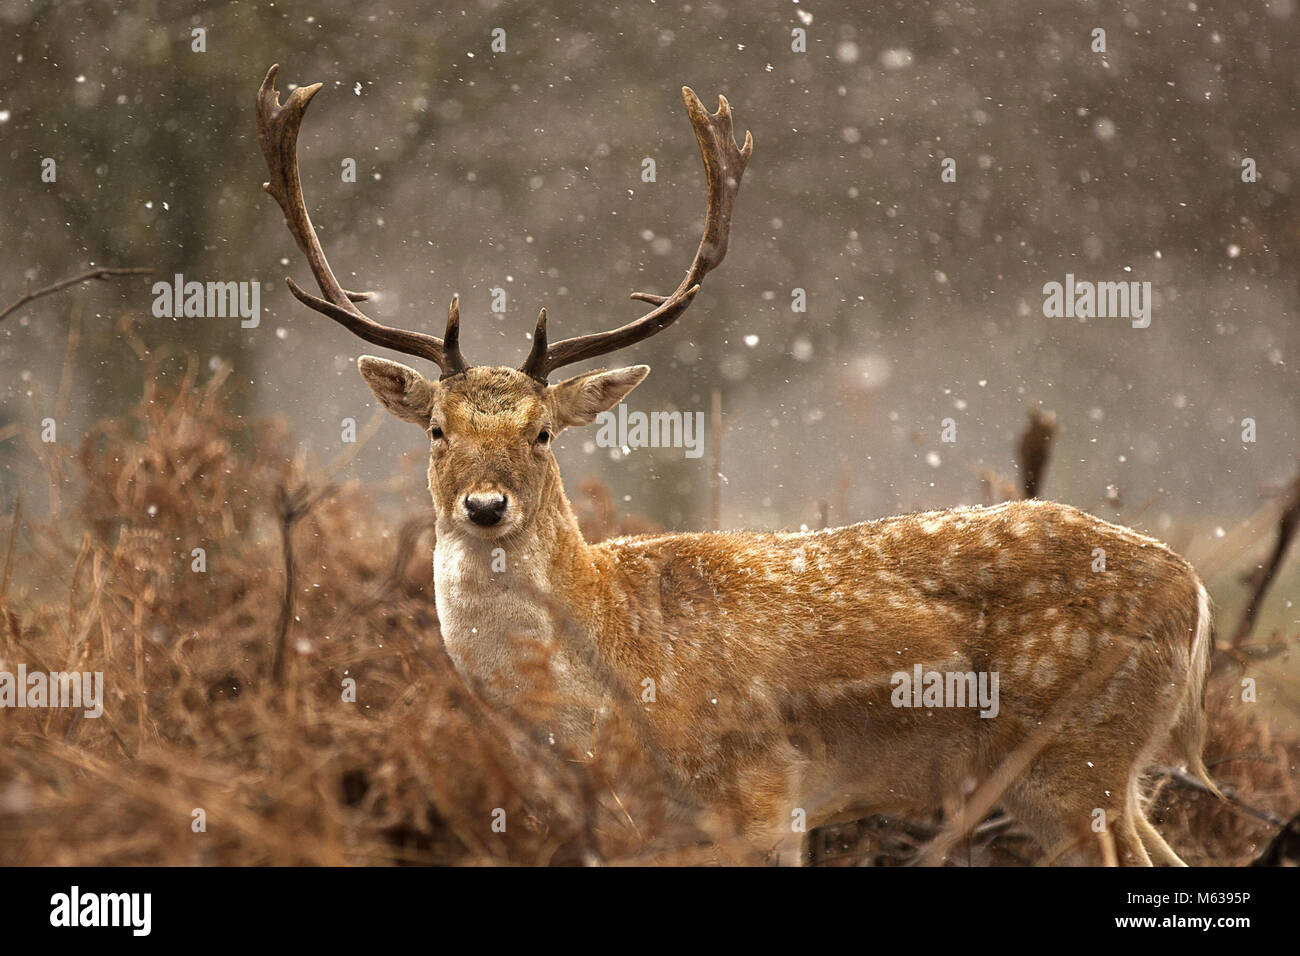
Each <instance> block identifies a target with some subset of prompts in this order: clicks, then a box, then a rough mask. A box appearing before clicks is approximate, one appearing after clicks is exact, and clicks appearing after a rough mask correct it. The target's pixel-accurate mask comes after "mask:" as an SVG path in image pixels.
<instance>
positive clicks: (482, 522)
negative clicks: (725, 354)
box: [357, 355, 650, 539]
mask: <svg viewBox="0 0 1300 956" xmlns="http://www.w3.org/2000/svg"><path fill="white" fill-rule="evenodd" d="M357 365H358V367H359V368H360V370H361V375H362V377H363V378H364V379H365V380H366V383H367V384H368V385H369V386H370V389H371V391H373V392H374V393H375V397H376V398H378V399H379V401H380V402H381V403H382V404H383V406H384V407H385V408H387V409H388V410H389V411H390V412H392V413H393V414H394V415H396V416H397V417H398V418H400V419H402V420H403V421H407V422H412V423H413V424H416V425H419V426H420V427H421V428H422V429H423V430H424V431H425V433H426V434H427V435H428V436H429V491H430V493H431V494H432V495H433V506H434V510H435V511H436V513H437V517H438V521H439V524H440V525H442V526H443V527H450V528H455V529H459V530H463V531H465V532H468V533H470V534H474V535H477V536H479V537H483V538H489V539H495V538H502V537H505V536H507V535H509V534H511V533H513V532H515V531H518V530H520V529H522V528H525V527H527V526H528V525H529V524H530V523H531V522H532V520H533V519H534V517H535V516H536V515H537V514H538V513H539V512H540V511H542V510H543V506H544V505H545V503H546V499H547V496H548V495H549V494H551V493H553V492H555V491H556V490H557V489H558V486H559V481H558V479H559V470H558V467H557V465H556V463H555V455H554V454H553V453H552V450H551V443H552V441H553V440H554V438H555V436H556V435H557V434H559V433H560V431H562V430H563V429H565V428H568V427H570V426H573V425H589V424H591V422H593V421H595V419H596V416H597V415H599V414H600V413H601V412H604V411H608V410H609V409H611V408H613V407H614V406H615V405H617V404H618V403H619V402H620V401H622V400H623V398H624V397H626V395H627V394H628V393H629V392H631V391H632V389H634V388H636V386H637V385H638V384H640V382H641V381H642V380H643V379H644V378H645V377H646V375H647V374H649V372H650V369H649V368H648V367H647V366H645V365H636V366H632V367H631V368H621V369H615V370H613V371H599V372H588V373H585V374H583V375H578V376H575V377H574V378H571V379H567V380H565V381H563V382H560V383H558V384H556V385H544V384H542V383H541V382H539V381H538V380H536V379H534V378H532V377H530V376H528V375H526V374H524V373H523V372H519V371H516V370H514V369H509V368H502V367H488V366H474V367H472V368H468V369H466V370H465V371H464V372H461V373H458V374H455V375H451V376H448V377H446V378H444V379H442V380H441V381H438V382H434V381H430V380H429V379H428V378H425V377H424V376H423V375H421V374H420V373H419V372H417V371H416V370H415V369H413V368H409V367H407V366H405V365H402V364H401V363H399V362H393V361H389V360H388V359H381V358H376V357H374V356H372V355H366V356H362V358H361V359H360V360H359V361H358V363H357Z"/></svg>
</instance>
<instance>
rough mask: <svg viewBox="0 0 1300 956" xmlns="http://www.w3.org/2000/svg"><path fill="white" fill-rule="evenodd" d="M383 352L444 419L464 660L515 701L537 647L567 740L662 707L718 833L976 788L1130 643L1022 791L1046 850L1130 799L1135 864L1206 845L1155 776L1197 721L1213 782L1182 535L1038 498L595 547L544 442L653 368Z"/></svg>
mask: <svg viewBox="0 0 1300 956" xmlns="http://www.w3.org/2000/svg"><path fill="white" fill-rule="evenodd" d="M361 367H362V372H363V375H365V377H366V379H367V381H368V382H369V383H370V385H371V387H372V388H373V389H374V391H375V394H376V395H377V396H378V397H379V398H380V400H381V401H383V402H384V404H385V405H386V406H387V407H389V408H390V410H392V411H394V413H395V414H398V415H399V416H400V417H402V418H404V419H406V420H409V421H415V422H419V423H421V424H422V425H423V426H425V427H426V430H428V431H430V432H431V433H432V432H433V429H435V428H439V429H441V430H442V433H441V434H442V437H438V438H431V454H430V466H429V486H430V491H431V493H432V496H433V502H434V506H435V510H436V513H437V522H438V545H437V553H436V556H435V576H436V580H437V591H438V610H439V616H440V618H441V620H442V625H443V634H444V641H445V643H446V646H447V650H448V653H449V654H450V655H451V657H452V660H453V661H454V662H455V663H456V665H457V668H458V669H459V670H460V672H461V673H462V675H463V676H464V677H465V678H466V679H467V680H468V681H469V682H470V683H471V685H472V686H475V687H476V688H478V689H480V690H481V691H482V692H483V693H485V694H487V695H488V696H489V697H491V698H493V699H496V700H499V701H501V702H503V703H506V702H508V701H509V699H510V697H511V695H512V694H518V693H522V692H525V691H526V689H527V688H526V687H525V686H524V684H523V682H524V681H525V680H526V677H525V676H524V675H523V674H522V672H521V671H519V670H517V669H516V667H515V663H514V662H515V658H516V656H517V655H518V653H519V648H520V647H521V646H522V643H521V642H528V643H531V644H533V645H540V646H542V647H543V648H545V650H546V652H547V654H548V657H549V659H550V663H551V668H552V671H553V674H554V677H555V679H556V680H557V681H558V682H559V683H560V685H561V686H562V687H563V688H564V690H565V692H566V693H567V694H568V695H569V696H570V697H571V700H572V706H571V708H569V710H568V712H567V714H566V715H564V716H562V717H561V718H559V719H558V723H557V726H556V727H555V728H552V729H553V731H554V732H555V734H556V736H557V737H558V738H561V739H562V742H564V743H565V744H567V745H569V746H572V747H573V748H575V750H579V751H580V750H581V749H583V748H584V747H585V745H586V741H587V739H588V737H589V735H590V728H591V724H592V721H593V717H597V716H599V715H601V714H608V713H610V712H611V709H612V710H614V711H618V712H620V713H625V714H626V713H627V712H630V711H636V712H635V713H631V714H629V716H631V717H633V718H634V719H635V721H636V722H637V724H638V726H640V727H641V733H642V736H643V742H644V744H645V746H646V748H647V750H648V752H649V753H650V754H651V755H652V756H653V757H654V758H655V759H656V760H657V761H658V762H659V763H660V765H661V766H662V767H663V769H664V771H665V773H667V774H668V775H669V776H670V777H671V778H672V779H673V782H674V783H675V784H677V785H678V786H679V787H680V788H681V789H682V790H683V791H684V792H686V793H688V794H690V796H691V798H692V799H693V800H694V801H696V802H697V803H698V804H699V805H700V806H701V807H703V808H704V809H705V810H707V811H709V812H710V813H711V815H712V817H713V819H715V820H716V821H717V824H718V826H719V827H722V828H724V829H726V830H728V831H733V832H737V833H742V834H745V835H746V836H748V837H749V838H751V839H752V840H753V841H755V844H756V845H757V846H759V847H762V848H773V847H779V848H784V849H786V850H789V849H790V847H791V846H794V847H796V848H797V846H798V844H799V840H800V832H799V830H798V828H797V827H796V826H795V825H793V823H792V821H793V820H796V819H798V818H799V817H800V815H801V814H802V815H803V816H804V817H806V821H807V826H808V827H812V826H814V825H816V824H817V823H818V822H821V821H823V820H827V819H831V818H833V817H835V816H837V815H839V814H841V813H842V812H845V811H853V812H859V813H865V812H873V811H877V812H878V811H886V810H892V811H901V810H913V809H918V808H922V809H924V808H934V807H936V806H939V805H942V804H943V803H944V802H945V801H947V800H950V799H952V798H954V797H959V796H961V795H963V794H965V793H968V792H969V791H970V789H972V788H973V786H974V785H975V784H977V783H979V782H981V781H983V780H985V779H987V778H988V777H989V776H990V775H991V774H993V773H994V772H995V770H996V769H997V768H998V767H999V766H1000V765H1001V764H1002V762H1003V761H1004V760H1005V759H1006V758H1007V757H1008V755H1010V754H1012V753H1013V752H1014V751H1015V750H1016V748H1017V747H1018V746H1019V745H1020V744H1021V743H1022V742H1024V741H1025V740H1026V739H1027V738H1029V737H1030V735H1031V734H1033V733H1034V731H1035V728H1037V727H1039V726H1040V725H1041V724H1042V723H1043V722H1044V720H1045V719H1046V718H1048V716H1049V714H1051V713H1052V712H1053V708H1054V707H1056V706H1057V705H1058V704H1060V702H1061V701H1062V700H1066V699H1067V698H1068V697H1069V695H1070V694H1071V692H1072V690H1073V689H1074V688H1076V686H1077V685H1079V683H1080V682H1081V680H1084V679H1086V678H1087V677H1088V676H1089V675H1090V674H1092V673H1094V670H1093V669H1094V668H1095V667H1097V666H1100V665H1099V662H1100V661H1101V660H1103V659H1106V660H1114V661H1115V662H1116V663H1115V665H1114V666H1115V667H1116V669H1115V671H1114V673H1113V675H1111V676H1109V677H1107V678H1106V679H1105V680H1103V681H1102V682H1101V683H1100V684H1099V689H1096V690H1094V692H1092V693H1090V694H1088V695H1086V696H1084V697H1082V698H1081V699H1079V700H1077V701H1075V700H1067V703H1068V704H1069V712H1068V714H1067V715H1066V717H1065V719H1064V723H1063V725H1062V727H1061V729H1060V731H1059V732H1057V733H1056V734H1054V735H1053V736H1052V738H1051V739H1050V740H1049V741H1048V742H1047V744H1046V746H1044V747H1043V748H1042V749H1041V750H1040V751H1039V752H1037V754H1036V756H1034V758H1033V759H1032V761H1031V762H1030V763H1029V764H1028V766H1027V769H1026V770H1025V771H1024V772H1023V773H1020V774H1018V775H1017V776H1016V778H1015V779H1014V782H1013V783H1012V784H1011V786H1010V787H1009V789H1008V790H1007V791H1006V793H1005V794H1004V796H1003V800H1002V802H1003V803H1004V804H1005V805H1006V806H1007V807H1008V809H1010V810H1011V811H1012V812H1013V813H1015V814H1016V815H1017V816H1018V817H1020V818H1021V820H1022V821H1023V822H1024V823H1025V824H1026V825H1027V826H1028V827H1030V828H1031V829H1032V830H1033V831H1034V832H1035V833H1036V834H1037V836H1038V837H1039V838H1040V840H1041V841H1042V842H1043V843H1044V845H1045V846H1046V847H1048V848H1054V847H1058V846H1061V845H1069V846H1070V847H1071V849H1070V854H1069V855H1068V856H1067V859H1070V860H1074V861H1079V862H1099V861H1100V860H1101V859H1102V848H1103V841H1101V840H1099V839H1097V836H1096V834H1095V833H1094V832H1093V829H1094V828H1093V823H1094V821H1095V819H1096V818H1097V812H1098V811H1104V814H1105V820H1106V829H1107V832H1109V833H1110V834H1111V835H1112V837H1113V839H1114V845H1115V848H1116V851H1117V854H1118V858H1119V861H1120V862H1122V863H1137V864H1148V863H1149V862H1150V859H1149V856H1148V852H1151V853H1154V854H1155V855H1156V856H1157V858H1158V860H1159V861H1160V862H1166V863H1178V862H1181V861H1179V860H1178V858H1177V856H1176V855H1175V854H1174V853H1173V851H1172V850H1171V849H1169V847H1168V846H1167V845H1166V844H1164V841H1163V840H1162V839H1161V838H1160V836H1159V834H1158V833H1156V831H1155V829H1154V827H1152V826H1151V825H1150V824H1149V823H1148V822H1147V821H1146V819H1145V817H1143V816H1142V810H1141V807H1140V806H1139V795H1138V785H1137V780H1138V774H1139V773H1140V772H1141V771H1142V769H1143V768H1144V767H1145V765H1146V763H1147V761H1148V760H1149V758H1150V757H1151V756H1152V754H1153V753H1154V751H1155V750H1156V749H1157V748H1158V747H1160V746H1161V745H1162V744H1163V743H1164V742H1165V740H1166V739H1167V738H1168V737H1169V735H1170V732H1171V730H1175V729H1177V734H1176V738H1177V739H1176V742H1177V743H1178V744H1179V745H1180V746H1181V748H1182V749H1183V751H1184V754H1183V756H1184V759H1186V760H1187V762H1188V763H1189V765H1190V766H1191V767H1192V769H1193V770H1194V771H1196V772H1197V773H1199V774H1201V775H1204V768H1203V766H1202V765H1201V762H1200V749H1201V740H1202V736H1203V733H1204V721H1203V717H1202V716H1201V715H1202V706H1203V700H1202V698H1203V693H1202V689H1203V685H1204V680H1205V676H1206V668H1205V662H1206V660H1207V659H1208V658H1207V655H1208V643H1207V642H1208V627H1209V621H1208V614H1209V609H1208V602H1207V600H1206V599H1205V598H1204V591H1203V588H1202V586H1201V584H1200V582H1199V580H1198V579H1197V576H1196V574H1195V572H1194V571H1193V570H1192V568H1191V567H1190V566H1189V565H1188V564H1187V563H1186V562H1185V561H1183V560H1182V559H1181V558H1179V557H1178V556H1177V555H1175V554H1174V553H1172V552H1171V551H1169V550H1168V549H1166V548H1165V547H1164V546H1162V545H1161V544H1159V543H1158V542H1156V541H1154V540H1152V539H1150V538H1147V537H1144V536H1142V535H1139V534H1137V533H1135V532H1133V531H1130V530H1128V529H1125V528H1121V527H1118V526H1115V525H1112V524H1108V523H1107V522H1104V521H1101V520H1099V519H1097V518H1095V517H1092V516H1091V515H1088V514H1085V513H1083V512H1080V511H1077V510H1076V509H1074V508H1071V507H1068V506H1066V505H1061V504H1054V503H1050V502H1042V501H1018V502H1011V503H1007V504H1003V505H998V506H995V507H991V508H958V509H955V510H951V511H945V512H935V513H929V514H917V515H906V516H901V517H892V518H885V519H881V520H878V521H870V522H865V523H862V524H857V525H852V526H849V527H845V528H835V529H830V530H825V531H818V532H809V533H798V534H782V533H705V534H661V535H646V536H638V537H631V538H621V539H616V540H612V541H605V542H602V543H599V544H594V545H592V544H588V543H587V542H586V541H584V540H583V538H582V534H581V532H580V530H579V528H578V523H577V520H576V519H575V517H574V515H573V511H572V509H571V507H570V505H569V502H568V499H567V498H566V496H565V493H564V489H563V485H562V482H561V479H560V474H559V468H558V466H557V464H556V462H555V458H554V456H553V454H552V453H551V449H550V443H549V441H548V442H538V441H537V438H538V434H539V432H541V431H548V432H550V433H552V434H553V433H554V432H556V431H558V430H559V429H561V428H564V427H567V426H569V425H580V424H587V423H590V422H591V421H592V420H593V419H594V417H595V415H596V414H597V413H598V412H600V411H602V410H605V409H608V408H610V407H612V406H613V405H615V404H617V403H618V402H619V401H621V400H622V398H623V397H624V396H625V395H626V394H627V393H628V392H630V391H631V389H632V388H634V387H635V385H636V384H637V383H638V382H640V381H641V379H642V378H644V375H645V373H646V371H648V370H647V369H645V368H644V367H643V366H641V367H635V368H632V369H621V370H616V371H612V372H593V373H587V374H586V375H580V376H577V377H575V378H573V379H570V380H568V381H566V382H563V383H560V384H557V385H552V386H542V385H540V384H539V383H537V382H535V381H533V380H532V379H530V378H528V377H527V376H525V375H522V374H521V373H519V372H515V371H511V370H509V369H504V368H472V369H470V370H469V371H467V372H465V373H464V374H461V375H457V376H453V377H451V378H449V379H446V380H444V381H442V382H439V383H436V384H435V383H432V382H429V381H428V380H426V379H424V378H423V376H420V375H419V373H416V372H414V371H413V370H410V369H406V368H405V367H404V366H399V365H397V363H392V362H386V361H384V360H378V359H371V358H366V359H363V360H362V363H361ZM487 491H490V492H494V493H501V494H505V495H506V496H507V498H508V499H509V501H510V506H509V511H508V514H507V518H506V519H505V520H504V521H503V523H502V525H501V526H500V527H492V528H479V527H476V526H474V525H472V524H470V523H469V521H467V520H466V518H465V515H464V511H463V508H462V507H461V502H462V501H463V500H464V498H465V496H466V495H468V494H470V493H474V492H487ZM1098 548H1100V549H1103V550H1104V551H1105V570H1104V571H1099V570H1093V562H1094V559H1095V553H1094V549H1098ZM500 560H504V561H505V565H506V566H505V568H504V569H503V570H496V567H497V566H495V565H494V564H493V562H494V561H500ZM917 664H920V665H922V667H923V669H924V670H926V671H931V670H933V671H940V672H954V671H955V672H997V673H998V674H999V675H1000V694H999V696H1000V702H999V712H998V714H997V716H996V717H993V718H988V719H986V718H981V717H980V716H979V712H978V708H954V707H946V708H944V707H938V708H900V707H896V706H893V704H892V703H891V693H892V691H893V683H892V680H891V677H892V675H893V674H895V673H896V672H906V673H910V672H911V671H912V669H913V667H914V665H917ZM1103 676H1105V675H1103ZM651 682H652V683H651ZM648 689H649V691H648ZM650 691H652V693H651V692H650ZM651 698H653V699H651Z"/></svg>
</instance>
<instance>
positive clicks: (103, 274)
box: [0, 267, 153, 322]
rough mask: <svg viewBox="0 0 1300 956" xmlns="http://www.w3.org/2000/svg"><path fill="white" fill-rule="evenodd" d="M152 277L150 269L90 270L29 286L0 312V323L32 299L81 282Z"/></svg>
mask: <svg viewBox="0 0 1300 956" xmlns="http://www.w3.org/2000/svg"><path fill="white" fill-rule="evenodd" d="M147 275H153V270H152V269H147V268H135V267H130V268H121V269H90V270H88V271H86V272H83V273H81V274H80V275H75V276H72V277H70V278H67V279H60V280H59V281H58V282H55V283H53V284H52V285H47V286H46V287H45V288H43V289H36V290H32V289H31V288H30V286H29V287H28V289H27V291H26V292H24V293H23V294H22V295H20V296H19V297H18V300H17V301H16V302H14V303H13V304H12V305H10V306H8V307H7V308H6V309H5V310H4V311H3V312H0V322H3V321H4V320H5V319H6V318H8V316H9V315H10V314H11V313H13V312H16V311H17V310H18V309H21V308H22V307H23V306H25V305H26V304H27V303H28V302H31V301H32V300H33V299H39V298H40V297H41V296H43V295H50V294H51V293H53V292H60V291H62V290H63V289H66V288H68V287H69V286H74V285H79V284H80V283H82V282H89V281H91V280H92V279H98V280H100V281H103V280H106V279H108V278H110V277H112V276H147Z"/></svg>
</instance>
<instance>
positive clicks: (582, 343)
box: [520, 86, 754, 382]
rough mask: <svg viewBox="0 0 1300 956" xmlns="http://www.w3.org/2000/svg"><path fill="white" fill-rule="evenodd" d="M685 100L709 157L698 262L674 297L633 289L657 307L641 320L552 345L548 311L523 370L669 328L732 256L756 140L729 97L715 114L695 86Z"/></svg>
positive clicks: (534, 371) (538, 375) (542, 370)
mask: <svg viewBox="0 0 1300 956" xmlns="http://www.w3.org/2000/svg"><path fill="white" fill-rule="evenodd" d="M682 100H683V101H684V102H685V103H686V112H687V113H688V114H689V115H690V118H691V125H692V126H693V127H694V128H695V138H696V140H698V141H699V144H700V156H701V157H702V158H703V160H704V173H705V176H706V177H707V179H708V211H707V212H706V214H705V221H704V238H702V239H701V240H700V248H699V249H698V250H697V251H696V253H695V261H694V262H692V263H691V267H690V269H689V270H688V271H687V273H686V277H685V278H684V279H682V282H681V285H679V286H678V287H677V289H676V291H674V292H673V294H672V295H668V296H663V295H654V294H652V293H649V292H634V293H632V298H634V299H640V300H641V301H642V302H650V303H653V304H654V305H655V306H656V308H655V309H653V310H652V311H650V312H647V313H646V314H645V315H643V316H641V318H639V319H636V320H635V321H633V322H629V323H628V324H627V325H624V326H621V327H620V328H617V329H611V330H610V331H608V332H597V333H594V334H592V335H580V336H576V337H574V338H571V339H563V340H562V341H559V342H556V343H555V344H554V345H548V344H547V341H546V310H545V309H543V310H542V313H541V315H539V316H538V318H537V330H536V333H535V334H534V336H533V347H532V351H531V352H529V355H528V360H527V361H526V362H524V364H523V366H521V367H520V371H521V372H526V373H527V374H529V375H531V376H532V377H533V378H535V379H538V380H540V381H543V382H544V381H546V378H547V376H548V375H550V373H551V372H553V371H555V370H556V369H557V368H559V367H561V366H562V365H571V364H573V363H574V362H581V361H582V360H584V359H589V358H594V357H595V356H597V355H606V354H608V353H610V352H613V351H616V350H617V349H621V348H623V347H625V346H628V345H632V344H633V343H634V342H640V341H641V340H642V339H648V338H649V337H650V336H652V335H654V334H655V333H657V332H661V331H663V330H664V329H666V328H667V327H668V326H670V325H672V323H673V322H675V321H676V320H677V317H678V316H679V315H681V314H682V313H683V312H685V311H686V309H687V307H688V306H689V305H690V304H691V302H692V300H693V299H694V298H695V293H697V292H699V291H700V281H701V280H702V279H703V278H704V276H705V275H706V274H707V273H708V272H710V271H711V270H712V269H715V268H716V267H717V266H718V264H719V263H720V262H722V258H723V256H725V255H726V254H727V236H728V233H729V232H730V230H731V210H732V207H733V206H734V205H735V203H736V194H737V193H738V192H739V191H740V177H741V176H742V175H743V174H744V172H745V166H746V164H748V162H749V157H750V156H751V155H753V152H754V139H753V137H752V136H750V134H749V133H746V134H745V145H744V147H743V148H742V147H738V146H737V145H736V139H735V133H734V131H733V129H732V123H731V106H730V105H729V104H728V103H727V98H726V97H725V96H719V97H718V111H717V112H716V113H713V114H711V115H710V113H709V112H708V110H706V109H705V108H704V104H703V103H701V102H700V98H699V97H698V96H696V95H695V93H694V92H693V91H692V90H691V89H690V88H689V87H685V86H684V87H682Z"/></svg>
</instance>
